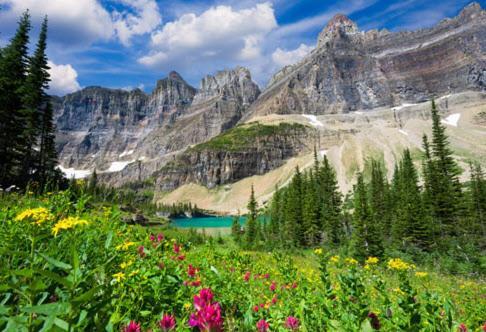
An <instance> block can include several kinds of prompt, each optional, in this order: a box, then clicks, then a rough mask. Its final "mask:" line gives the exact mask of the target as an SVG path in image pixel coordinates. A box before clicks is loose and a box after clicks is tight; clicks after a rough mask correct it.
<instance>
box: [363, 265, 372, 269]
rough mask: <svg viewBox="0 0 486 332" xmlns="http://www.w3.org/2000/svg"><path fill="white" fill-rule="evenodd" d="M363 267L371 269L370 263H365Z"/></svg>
mask: <svg viewBox="0 0 486 332" xmlns="http://www.w3.org/2000/svg"><path fill="white" fill-rule="evenodd" d="M363 268H364V269H365V270H369V269H371V267H370V265H369V264H365V266H363Z"/></svg>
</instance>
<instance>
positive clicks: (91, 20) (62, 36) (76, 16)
mask: <svg viewBox="0 0 486 332" xmlns="http://www.w3.org/2000/svg"><path fill="white" fill-rule="evenodd" d="M0 5H3V6H5V8H6V10H4V11H3V12H0V22H1V23H0V26H2V27H3V26H4V25H5V27H6V29H8V28H10V29H11V28H14V27H15V26H16V24H15V22H16V21H17V19H18V17H19V16H20V15H21V14H22V13H23V12H24V11H25V10H27V9H29V11H30V14H31V15H32V18H33V21H34V24H38V22H39V21H40V20H41V19H42V18H43V17H44V16H45V15H47V16H48V18H49V39H50V40H52V41H54V42H58V43H61V44H66V45H71V46H72V45H75V44H91V43H92V42H94V41H96V40H108V39H109V38H110V37H111V36H112V34H113V23H112V21H111V17H110V14H109V13H108V12H107V11H106V10H105V9H104V8H103V6H102V5H101V4H100V3H99V2H98V1H97V0H42V1H41V0H0Z"/></svg>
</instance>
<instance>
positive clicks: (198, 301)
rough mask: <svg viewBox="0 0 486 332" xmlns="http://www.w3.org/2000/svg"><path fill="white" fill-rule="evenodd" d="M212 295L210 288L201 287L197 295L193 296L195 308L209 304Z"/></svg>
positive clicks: (199, 308)
mask: <svg viewBox="0 0 486 332" xmlns="http://www.w3.org/2000/svg"><path fill="white" fill-rule="evenodd" d="M213 298H214V295H213V292H212V291H211V289H210V288H203V289H201V290H200V291H199V295H195V296H194V307H195V308H196V309H197V310H201V308H203V307H205V306H207V305H209V304H211V302H212V301H213Z"/></svg>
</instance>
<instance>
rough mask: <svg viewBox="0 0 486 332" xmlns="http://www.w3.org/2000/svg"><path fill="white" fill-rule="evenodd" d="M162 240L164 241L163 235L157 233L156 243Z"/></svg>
mask: <svg viewBox="0 0 486 332" xmlns="http://www.w3.org/2000/svg"><path fill="white" fill-rule="evenodd" d="M162 240H164V234H162V233H159V234H158V235H157V241H158V242H162Z"/></svg>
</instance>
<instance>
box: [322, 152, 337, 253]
mask: <svg viewBox="0 0 486 332" xmlns="http://www.w3.org/2000/svg"><path fill="white" fill-rule="evenodd" d="M318 178H319V186H320V190H319V196H320V197H321V203H320V206H321V216H320V218H321V225H322V229H323V231H324V233H325V234H326V238H327V239H328V241H329V243H330V244H334V245H337V244H339V243H340V241H341V238H342V236H343V226H342V224H341V205H342V195H341V193H340V192H339V187H338V182H337V178H336V172H335V171H334V169H333V168H332V166H331V164H330V163H329V160H328V159H327V156H324V159H323V161H322V167H321V168H320V169H319V177H318Z"/></svg>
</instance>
